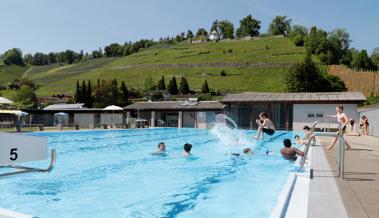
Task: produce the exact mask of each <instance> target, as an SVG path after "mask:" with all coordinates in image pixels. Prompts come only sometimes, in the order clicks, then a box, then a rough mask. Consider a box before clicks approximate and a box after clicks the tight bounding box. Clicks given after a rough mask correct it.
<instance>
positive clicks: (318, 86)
mask: <svg viewBox="0 0 379 218" xmlns="http://www.w3.org/2000/svg"><path fill="white" fill-rule="evenodd" d="M285 80H286V85H287V89H288V91H290V92H332V91H345V90H346V88H344V89H343V87H344V83H343V81H342V80H340V79H339V78H336V77H333V76H327V75H325V74H324V73H322V72H321V71H320V70H319V68H318V67H317V66H316V64H315V63H314V62H313V61H312V57H311V54H310V53H307V55H306V57H305V59H304V61H303V62H302V63H299V64H296V65H295V66H294V67H292V68H291V70H290V73H289V74H288V75H287V76H286V79H285ZM341 89H343V90H341Z"/></svg>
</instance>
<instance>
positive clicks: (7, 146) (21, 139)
mask: <svg viewBox="0 0 379 218" xmlns="http://www.w3.org/2000/svg"><path fill="white" fill-rule="evenodd" d="M47 144H48V141H47V139H46V138H42V137H35V136H26V135H20V134H9V133H0V167H1V168H12V169H15V170H16V171H14V172H8V173H3V174H0V178H4V177H9V176H13V175H17V174H22V173H31V172H50V171H51V170H53V168H54V166H55V162H56V151H55V149H53V150H52V151H51V160H50V165H49V166H48V167H47V168H46V169H39V168H31V167H25V166H18V165H15V164H18V163H23V162H29V161H39V160H46V159H47V158H48V148H47Z"/></svg>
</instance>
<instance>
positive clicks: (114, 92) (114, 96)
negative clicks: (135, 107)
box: [112, 78, 119, 104]
mask: <svg viewBox="0 0 379 218" xmlns="http://www.w3.org/2000/svg"><path fill="white" fill-rule="evenodd" d="M112 99H113V103H112V104H118V103H119V102H118V100H119V93H118V85H117V79H116V78H115V79H114V80H113V81H112Z"/></svg>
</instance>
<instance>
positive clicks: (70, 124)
mask: <svg viewBox="0 0 379 218" xmlns="http://www.w3.org/2000/svg"><path fill="white" fill-rule="evenodd" d="M64 127H74V128H75V130H79V129H80V128H79V124H77V123H69V124H57V128H58V129H59V130H63V128H64Z"/></svg>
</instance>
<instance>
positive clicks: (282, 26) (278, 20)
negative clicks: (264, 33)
mask: <svg viewBox="0 0 379 218" xmlns="http://www.w3.org/2000/svg"><path fill="white" fill-rule="evenodd" d="M291 22H292V20H291V19H287V16H276V17H275V18H274V19H273V20H272V22H271V24H270V26H269V28H268V32H269V34H270V35H284V36H288V35H289V34H290V32H291Z"/></svg>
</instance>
